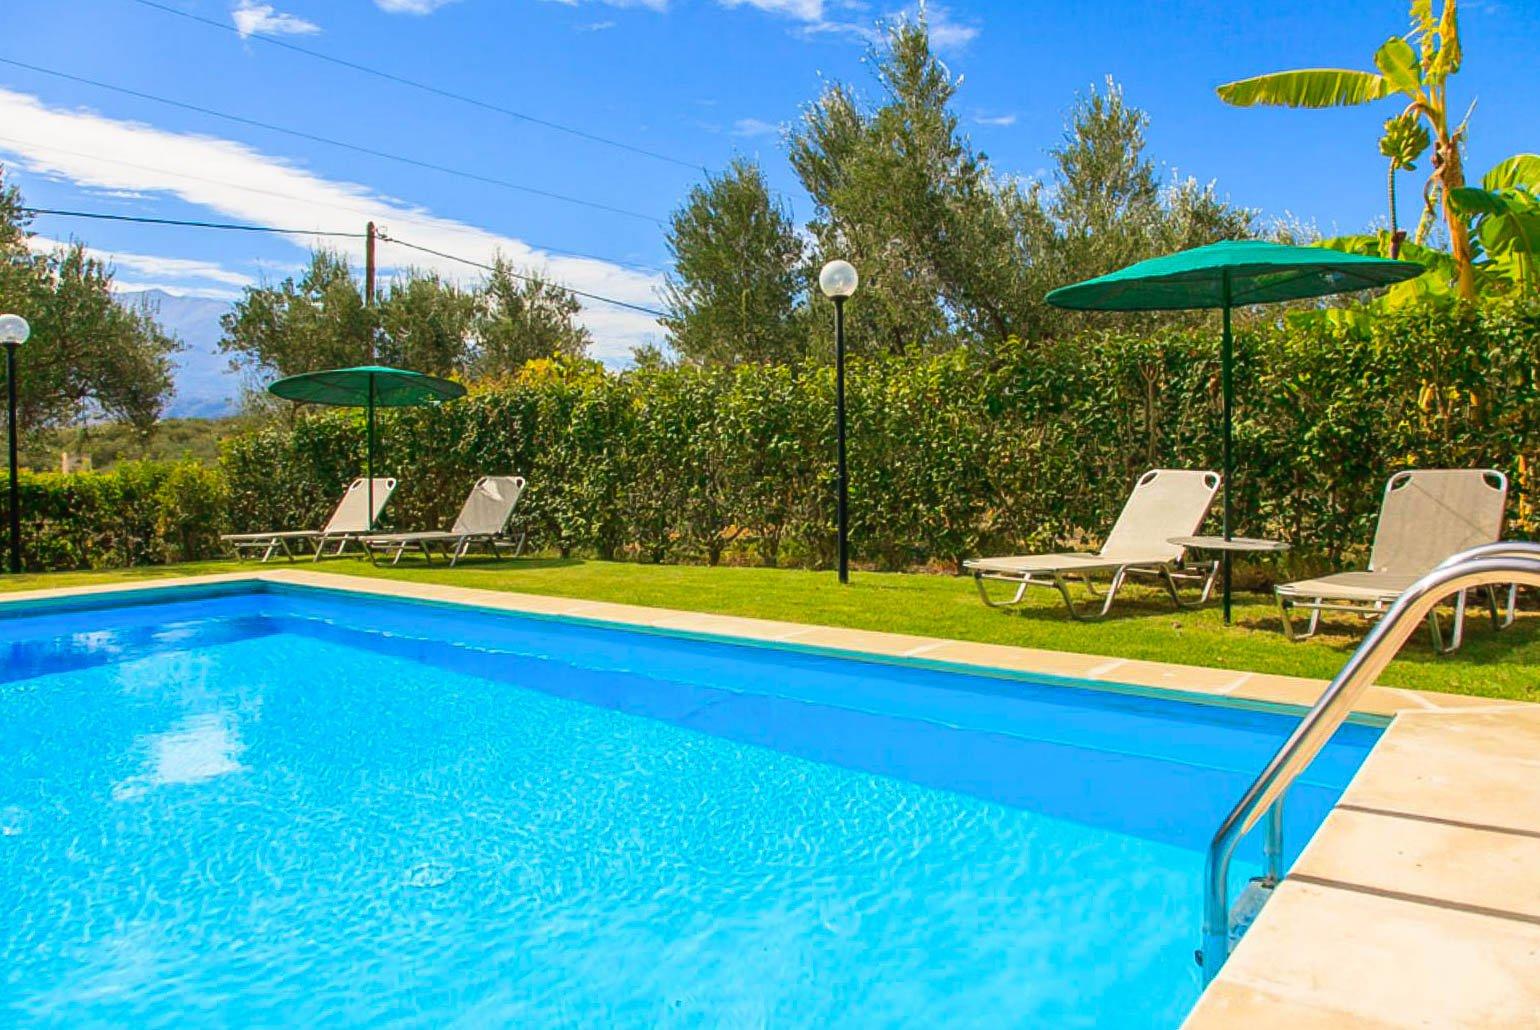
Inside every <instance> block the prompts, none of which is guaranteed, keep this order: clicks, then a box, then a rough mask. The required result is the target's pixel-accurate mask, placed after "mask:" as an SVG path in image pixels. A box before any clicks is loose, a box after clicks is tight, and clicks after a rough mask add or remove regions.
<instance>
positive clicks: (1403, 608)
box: [1196, 542, 1540, 983]
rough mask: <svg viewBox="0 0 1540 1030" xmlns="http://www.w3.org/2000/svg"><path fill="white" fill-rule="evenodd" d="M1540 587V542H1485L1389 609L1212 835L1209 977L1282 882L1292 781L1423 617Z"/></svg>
mask: <svg viewBox="0 0 1540 1030" xmlns="http://www.w3.org/2000/svg"><path fill="white" fill-rule="evenodd" d="M1502 584H1507V585H1509V586H1510V587H1517V586H1530V587H1540V544H1531V543H1518V542H1504V543H1495V544H1484V545H1482V546H1481V547H1475V548H1472V549H1470V550H1468V551H1463V552H1461V553H1460V554H1457V555H1454V556H1453V557H1451V558H1449V559H1448V560H1446V561H1445V562H1444V563H1443V564H1442V565H1440V566H1439V567H1438V568H1436V569H1434V570H1433V571H1432V572H1430V573H1428V574H1427V575H1426V576H1423V577H1422V578H1421V579H1419V580H1418V581H1417V582H1416V583H1414V584H1412V586H1411V587H1409V588H1408V589H1407V591H1406V593H1404V594H1402V595H1401V597H1400V598H1399V599H1398V600H1397V601H1396V602H1395V604H1393V605H1391V606H1390V608H1388V609H1386V611H1385V615H1384V616H1383V617H1382V618H1381V619H1380V620H1379V621H1378V622H1376V623H1375V624H1374V626H1373V628H1372V629H1371V630H1370V631H1369V634H1368V635H1367V636H1366V637H1365V638H1364V641H1363V643H1362V644H1360V645H1359V646H1358V650H1357V651H1355V652H1353V656H1352V657H1351V658H1349V659H1348V661H1347V664H1346V665H1344V666H1343V667H1342V671H1341V672H1339V673H1337V675H1336V677H1335V678H1333V679H1332V681H1331V684H1330V685H1329V686H1327V688H1326V691H1325V693H1323V694H1322V695H1321V699H1320V700H1319V701H1317V702H1316V703H1315V707H1314V708H1312V709H1310V711H1309V712H1308V713H1307V714H1306V715H1305V717H1304V719H1302V720H1301V721H1300V724H1299V726H1298V727H1297V728H1296V729H1295V730H1294V733H1293V734H1292V735H1291V736H1290V737H1289V739H1288V740H1287V741H1285V742H1284V744H1283V746H1282V747H1280V748H1279V749H1278V753H1277V754H1275V755H1273V757H1272V760H1271V761H1269V762H1268V763H1267V766H1266V768H1264V769H1263V770H1262V773H1261V775H1259V776H1258V777H1257V778H1256V780H1255V781H1254V782H1253V783H1252V784H1251V786H1250V787H1249V788H1247V790H1246V793H1245V794H1244V795H1242V796H1241V799H1240V801H1238V802H1237V803H1236V805H1235V807H1234V808H1233V809H1231V810H1230V814H1229V815H1228V816H1226V817H1225V820H1224V822H1223V823H1221V824H1220V826H1219V829H1218V831H1217V832H1215V834H1214V839H1213V841H1212V842H1211V843H1210V844H1209V847H1208V860H1207V862H1206V863H1205V866H1204V870H1203V946H1202V947H1201V948H1199V949H1198V951H1197V956H1196V957H1197V960H1198V964H1199V965H1200V966H1202V967H1203V979H1204V982H1205V983H1207V982H1208V981H1210V980H1212V979H1213V978H1214V977H1215V976H1217V975H1218V974H1219V970H1220V968H1221V967H1222V966H1223V965H1224V963H1225V960H1226V959H1228V958H1229V957H1230V949H1231V947H1232V946H1233V944H1234V942H1235V940H1237V939H1238V938H1239V936H1240V934H1241V933H1243V932H1245V929H1246V927H1247V926H1249V925H1250V922H1251V920H1252V919H1254V918H1255V917H1256V914H1257V912H1258V911H1260V909H1261V906H1262V904H1263V903H1264V902H1265V901H1266V900H1267V898H1268V897H1269V896H1270V895H1271V894H1272V891H1273V888H1274V887H1276V886H1277V885H1278V883H1279V881H1280V880H1282V879H1283V801H1284V795H1285V793H1286V792H1287V791H1288V789H1289V787H1290V786H1291V785H1292V784H1293V783H1294V780H1295V779H1296V778H1297V777H1298V776H1299V775H1300V774H1301V773H1302V772H1304V771H1305V769H1306V768H1308V767H1309V765H1310V763H1311V762H1312V761H1314V759H1315V757H1316V755H1317V754H1319V753H1320V751H1321V748H1323V747H1324V746H1325V745H1326V742H1327V741H1328V740H1330V739H1331V736H1332V734H1333V733H1335V732H1337V729H1338V727H1340V726H1341V725H1342V723H1343V722H1344V721H1346V719H1347V717H1348V716H1349V715H1350V714H1351V713H1352V711H1353V705H1354V704H1356V703H1357V702H1358V699H1359V698H1360V697H1361V696H1363V692H1364V691H1365V690H1366V689H1368V687H1369V686H1370V685H1371V684H1373V683H1374V681H1375V680H1376V679H1378V678H1379V675H1380V673H1382V672H1384V671H1385V666H1387V665H1389V664H1390V661H1391V659H1392V658H1394V657H1395V656H1396V652H1398V651H1399V650H1400V649H1401V645H1402V644H1404V643H1405V642H1406V638H1407V637H1409V636H1411V634H1412V633H1413V632H1414V631H1415V630H1416V629H1417V627H1418V625H1419V624H1420V623H1422V622H1423V620H1425V619H1429V620H1433V619H1437V618H1438V612H1437V608H1438V605H1439V604H1440V603H1441V602H1442V601H1444V600H1445V599H1446V598H1448V597H1449V596H1450V595H1453V594H1460V595H1462V596H1463V594H1464V593H1465V592H1466V591H1469V590H1475V589H1478V588H1481V587H1494V586H1498V585H1502ZM1264 816H1265V817H1266V819H1267V839H1266V841H1265V844H1264V849H1263V850H1264V852H1265V855H1266V872H1265V874H1264V875H1262V876H1260V877H1257V878H1255V879H1253V880H1252V881H1251V882H1250V883H1249V884H1247V886H1246V889H1245V891H1244V892H1243V893H1242V895H1241V898H1240V900H1239V902H1238V903H1237V904H1236V906H1235V913H1234V914H1235V916H1236V917H1237V918H1233V919H1232V911H1231V905H1230V891H1229V879H1228V877H1229V872H1230V859H1231V857H1232V856H1233V855H1234V854H1235V848H1236V845H1238V844H1239V843H1240V841H1241V838H1243V837H1245V836H1246V834H1247V833H1249V832H1250V831H1251V829H1252V827H1254V826H1255V825H1256V824H1257V822H1258V821H1259V820H1261V819H1262V818H1263V817H1264Z"/></svg>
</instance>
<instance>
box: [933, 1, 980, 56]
mask: <svg viewBox="0 0 1540 1030" xmlns="http://www.w3.org/2000/svg"><path fill="white" fill-rule="evenodd" d="M925 18H926V21H927V22H928V23H929V24H930V42H931V45H932V46H934V47H935V48H936V49H937V50H945V51H950V52H953V53H955V52H956V51H958V50H961V49H963V48H964V47H966V46H967V45H968V44H969V43H972V42H973V41H974V40H975V39H977V38H978V34H979V29H978V26H976V25H964V24H963V23H962V22H959V21H953V20H952V12H951V9H950V8H947V7H943V6H942V5H941V4H932V5H931V6H930V8H929V9H928V10H927V11H926V12H925Z"/></svg>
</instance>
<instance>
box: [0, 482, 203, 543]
mask: <svg viewBox="0 0 1540 1030" xmlns="http://www.w3.org/2000/svg"><path fill="white" fill-rule="evenodd" d="M0 481H3V477H0ZM19 486H20V492H21V512H22V562H23V565H24V566H25V567H26V568H27V569H34V570H36V569H87V568H115V567H121V566H125V565H153V564H157V563H160V562H165V561H168V560H194V559H199V558H210V557H213V556H215V555H216V554H218V545H219V540H218V534H219V532H220V527H221V525H222V523H223V519H224V515H225V512H226V510H227V504H226V500H225V488H224V477H223V475H222V474H221V473H220V472H219V471H217V470H214V469H208V468H205V467H203V466H201V465H199V464H198V463H196V462H191V461H189V462H148V461H146V462H132V461H131V462H122V463H120V464H118V465H116V466H115V467H114V468H112V469H111V470H110V471H106V472H81V473H75V474H72V475H62V474H60V473H57V472H44V473H25V472H24V473H22V475H21V479H20V483H19ZM8 496H9V495H8V493H6V492H5V491H3V490H0V518H4V519H8V518H9V513H8V510H7V508H6V503H7V498H8Z"/></svg>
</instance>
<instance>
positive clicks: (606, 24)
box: [576, 21, 615, 32]
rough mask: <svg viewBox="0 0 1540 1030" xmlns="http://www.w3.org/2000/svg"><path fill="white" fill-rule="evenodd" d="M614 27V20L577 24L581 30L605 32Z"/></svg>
mask: <svg viewBox="0 0 1540 1030" xmlns="http://www.w3.org/2000/svg"><path fill="white" fill-rule="evenodd" d="M614 27H615V23H614V22H612V21H591V22H589V23H588V24H587V25H578V26H576V28H577V30H578V31H579V32H603V31H605V30H606V29H613V28H614Z"/></svg>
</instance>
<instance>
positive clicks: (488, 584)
mask: <svg viewBox="0 0 1540 1030" xmlns="http://www.w3.org/2000/svg"><path fill="white" fill-rule="evenodd" d="M257 567H258V566H252V565H250V564H248V565H245V566H241V565H237V564H236V563H234V562H209V563H201V564H196V565H179V566H160V567H154V568H141V569H123V570H114V571H107V572H66V573H52V574H47V575H30V574H29V575H23V576H16V577H9V576H8V577H3V578H0V584H3V589H5V590H27V589H36V588H40V587H62V586H72V585H77V584H87V583H112V582H127V581H136V580H154V579H164V578H167V577H171V576H182V575H195V574H206V573H213V572H230V571H234V570H237V569H242V568H244V569H248V570H249V569H253V568H257ZM297 567H300V568H320V569H323V570H324V571H327V572H334V573H345V574H348V575H358V576H378V577H381V578H387V579H402V580H410V581H417V582H426V583H447V584H454V585H458V586H468V587H480V588H484V589H489V590H519V591H525V592H527V593H534V594H552V595H558V596H562V597H575V598H584V599H592V600H602V601H619V602H624V603H627V604H643V605H654V606H657V607H663V608H679V609H688V610H693V611H702V612H718V613H722V614H728V615H746V616H757V617H760V618H767V619H782V620H787V621H791V622H807V623H820V624H823V625H829V626H849V627H854V628H859V629H875V630H889V631H892V632H897V633H914V634H920V635H924V636H936V637H951V638H955V639H959V640H977V641H984V642H987V643H997V644H1018V645H1023V646H1028V647H1043V648H1052V649H1055V650H1061V651H1080V652H1085V653H1089V654H1102V655H1111V656H1114V657H1120V658H1145V659H1153V660H1157V661H1168V662H1181V663H1186V664H1192V665H1208V666H1215V667H1219V668H1227V669H1243V670H1249V671H1254V672H1276V673H1287V674H1291V675H1296V676H1315V677H1320V678H1328V677H1330V676H1331V675H1332V674H1334V673H1335V672H1336V671H1337V670H1338V668H1340V667H1341V665H1342V663H1343V661H1344V660H1345V659H1346V657H1347V655H1348V654H1349V653H1350V652H1351V650H1352V648H1353V647H1354V646H1355V645H1356V644H1357V643H1358V641H1359V640H1360V639H1361V637H1362V633H1363V629H1362V627H1363V623H1361V622H1358V621H1341V622H1334V623H1330V624H1329V625H1328V631H1327V632H1326V633H1324V634H1323V635H1322V636H1321V637H1319V638H1317V639H1314V640H1310V641H1307V642H1305V643H1302V644H1290V643H1288V642H1287V641H1285V640H1284V639H1283V635H1282V634H1281V633H1280V632H1279V628H1278V617H1277V614H1276V612H1275V610H1274V608H1273V606H1272V604H1271V602H1270V600H1268V599H1267V598H1264V597H1261V596H1258V595H1251V594H1244V595H1241V596H1240V598H1239V600H1240V604H1239V605H1238V607H1237V609H1236V625H1235V626H1233V627H1230V628H1228V629H1227V628H1226V627H1225V626H1224V625H1223V624H1222V622H1221V620H1220V617H1219V611H1218V606H1217V604H1216V605H1211V606H1209V607H1208V608H1205V609H1203V610H1202V611H1182V612H1177V611H1175V610H1173V609H1172V608H1171V606H1170V604H1169V603H1168V602H1166V601H1165V600H1164V599H1163V596H1162V595H1160V594H1158V593H1156V592H1154V591H1153V590H1146V589H1132V590H1131V591H1130V592H1129V593H1128V594H1127V600H1126V601H1125V600H1123V599H1121V598H1120V600H1119V603H1118V606H1117V607H1116V608H1115V609H1114V613H1113V615H1112V616H1111V617H1110V618H1108V619H1107V620H1106V621H1103V622H1099V623H1089V624H1087V623H1077V622H1073V621H1071V620H1070V619H1069V618H1068V617H1067V616H1066V615H1065V613H1064V610H1063V606H1062V603H1061V602H1060V601H1059V598H1058V595H1057V594H1056V593H1054V592H1053V591H1049V590H1040V591H1037V597H1036V600H1035V603H1032V604H1029V605H1027V606H1025V607H1022V608H1018V609H1015V610H1009V611H1002V610H998V609H990V608H986V607H984V606H983V605H982V604H980V603H979V600H978V596H977V594H976V593H975V592H974V589H973V583H972V581H971V580H968V579H959V578H954V577H951V576H924V575H899V574H879V573H862V572H857V573H855V574H854V575H853V576H852V582H851V584H850V586H848V587H844V588H842V587H840V585H839V584H838V583H837V582H836V581H835V578H834V574H833V573H830V572H802V571H792V570H784V569H759V568H716V569H710V568H701V567H697V566H681V565H635V564H628V563H619V562H597V561H580V560H570V561H568V560H560V559H554V558H525V559H520V560H518V561H503V562H497V563H492V562H487V561H479V560H474V561H467V563H466V564H463V565H461V566H460V567H459V568H456V569H449V568H446V567H445V566H444V565H442V564H438V565H435V566H433V567H431V568H427V567H424V566H423V565H422V564H421V563H420V562H419V563H416V564H413V565H407V564H405V563H403V564H402V566H401V567H399V568H396V569H376V568H374V567H373V566H371V565H369V564H368V563H367V562H364V561H361V560H338V561H328V562H325V563H324V564H322V565H319V566H312V565H308V564H301V565H299V566H297ZM1382 682H1384V683H1386V684H1391V685H1395V686H1404V687H1413V688H1418V689H1423V690H1443V691H1450V692H1453V693H1464V694H1481V695H1485V696H1488V697H1504V698H1517V699H1522V700H1528V701H1540V615H1526V616H1521V617H1520V619H1519V622H1518V624H1517V625H1515V626H1513V627H1512V628H1511V629H1508V630H1505V631H1503V632H1502V633H1496V632H1494V631H1493V630H1492V627H1491V622H1490V621H1489V620H1488V619H1487V618H1486V616H1485V614H1484V613H1483V612H1479V611H1476V612H1473V613H1472V617H1471V618H1470V619H1469V621H1468V624H1467V638H1466V644H1465V647H1464V649H1462V650H1461V651H1460V652H1458V653H1457V654H1455V655H1452V656H1442V657H1441V656H1437V655H1435V654H1434V653H1433V652H1432V649H1431V648H1430V647H1429V646H1428V643H1427V635H1426V633H1418V634H1417V635H1416V636H1415V637H1413V639H1412V641H1411V642H1410V643H1409V644H1408V645H1407V647H1406V648H1405V650H1404V651H1403V653H1402V655H1401V656H1400V657H1399V658H1398V659H1397V660H1396V662H1395V663H1394V664H1393V665H1392V666H1391V667H1390V669H1389V670H1388V671H1387V672H1386V674H1385V675H1384V677H1383V678H1382Z"/></svg>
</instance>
